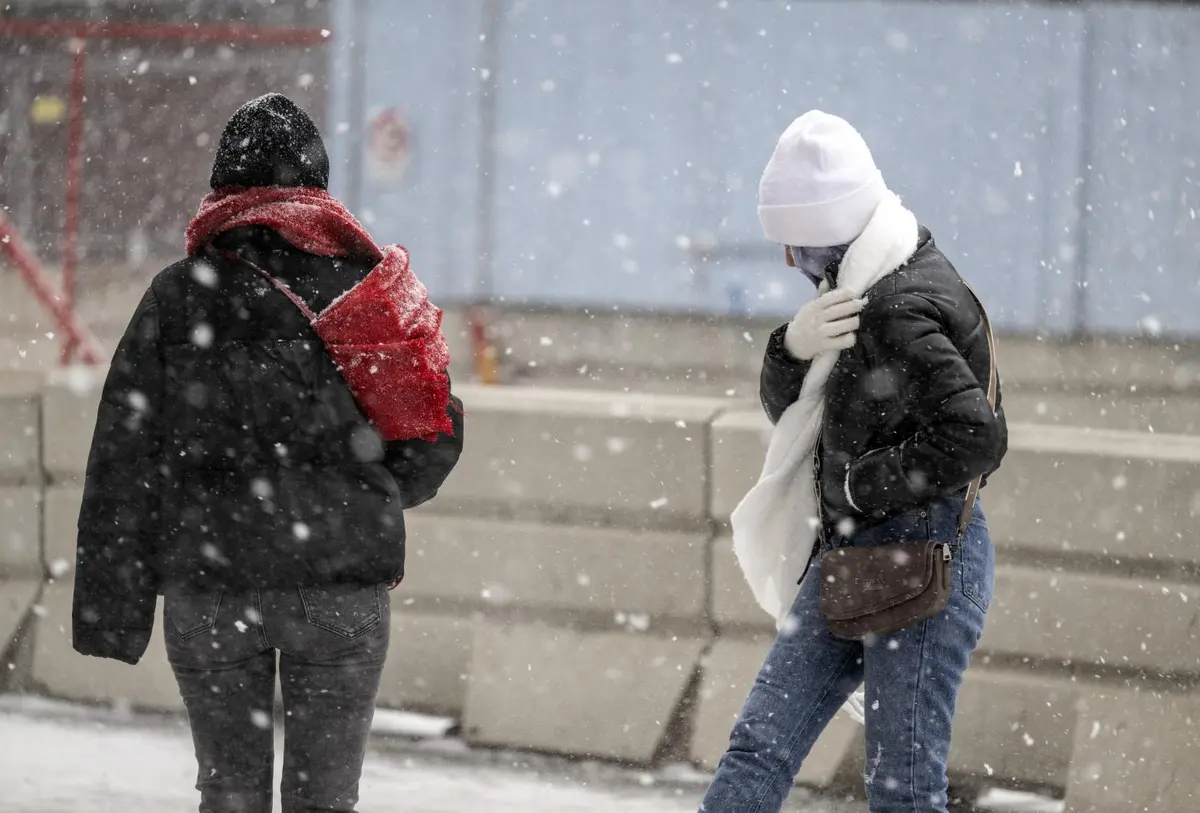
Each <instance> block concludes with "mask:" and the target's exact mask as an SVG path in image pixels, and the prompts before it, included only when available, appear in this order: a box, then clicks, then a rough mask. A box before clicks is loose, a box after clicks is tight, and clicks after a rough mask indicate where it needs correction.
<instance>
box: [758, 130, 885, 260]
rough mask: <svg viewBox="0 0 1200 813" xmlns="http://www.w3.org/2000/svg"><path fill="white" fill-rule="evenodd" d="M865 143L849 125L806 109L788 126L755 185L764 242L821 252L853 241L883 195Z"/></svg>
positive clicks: (880, 179)
mask: <svg viewBox="0 0 1200 813" xmlns="http://www.w3.org/2000/svg"><path fill="white" fill-rule="evenodd" d="M887 191H888V189H887V184H885V183H884V181H883V175H882V174H881V173H880V171H879V169H878V168H877V167H876V166H875V159H873V158H872V157H871V150H870V149H868V147H867V142H865V141H863V137H862V136H861V135H859V132H858V131H857V130H855V129H854V128H853V127H852V126H851V125H850V123H849V122H847V121H846V120H844V119H841V118H838V117H837V116H831V115H829V114H828V113H822V112H821V111H820V110H810V111H809V112H807V113H805V114H804V115H803V116H801V117H800V118H798V119H796V120H795V121H793V122H792V123H791V126H789V127H788V128H787V129H786V130H784V131H783V135H781V136H780V137H779V143H778V144H776V145H775V152H774V154H773V155H772V156H771V160H770V161H768V162H767V168H766V169H765V170H763V175H762V180H761V181H759V184H758V219H759V220H760V221H761V222H762V227H763V231H764V232H765V233H766V235H767V239H769V240H771V241H773V242H776V243H782V244H783V245H785V246H797V247H800V248H824V247H827V246H841V245H846V244H847V243H851V242H853V241H854V240H855V239H856V238H857V237H858V236H859V235H860V234H862V232H863V229H865V228H866V227H867V223H868V222H870V220H871V216H872V215H873V214H875V209H876V207H878V206H879V202H880V201H881V200H883V197H884V195H886V194H887Z"/></svg>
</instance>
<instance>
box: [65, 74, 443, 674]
mask: <svg viewBox="0 0 1200 813" xmlns="http://www.w3.org/2000/svg"><path fill="white" fill-rule="evenodd" d="M279 99H283V97H277V99H276V100H274V101H270V100H268V102H267V103H263V102H262V100H259V101H258V103H257V104H258V108H257V110H251V111H250V115H251V117H252V118H255V120H256V121H257V126H258V127H259V128H260V130H259V131H258V132H260V133H268V134H269V135H270V137H266V138H263V139H260V140H259V141H257V142H255V140H254V139H251V141H250V142H246V136H245V135H244V134H243V132H244V128H245V127H246V126H247V125H246V123H245V122H244V121H241V119H240V118H239V117H243V114H245V113H246V108H243V110H241V111H239V113H238V115H237V116H235V117H234V122H235V123H239V126H238V127H236V128H235V127H233V125H232V123H231V131H233V135H232V136H230V133H229V132H227V133H226V135H227V136H230V139H231V141H232V143H233V144H234V145H235V146H236V145H240V144H243V143H248V144H249V143H259V144H267V145H274V146H273V147H272V149H274V150H275V152H274V158H273V159H271V160H268V157H267V156H258V157H257V158H256V160H254V161H249V160H242V161H239V160H238V159H237V158H236V157H234V158H233V159H230V160H229V161H227V162H226V163H225V164H224V165H222V166H218V168H217V169H216V170H214V173H213V176H214V181H213V183H214V184H216V183H218V182H219V183H221V184H230V183H232V184H234V185H239V186H252V185H263V183H262V182H264V181H265V182H267V183H268V184H273V185H289V184H288V183H283V182H284V181H290V182H291V183H290V185H318V184H317V183H314V182H319V185H323V184H324V177H327V170H326V171H325V173H324V174H322V173H321V172H320V171H319V167H318V170H317V174H316V175H314V174H312V173H313V171H314V170H313V166H312V165H313V162H314V161H315V163H316V164H320V161H319V160H316V159H313V158H312V156H313V155H315V154H316V152H315V151H314V148H313V147H312V143H311V138H310V136H311V135H312V134H315V132H316V129H315V127H312V123H311V121H309V120H308V117H307V116H305V115H304V114H303V113H302V112H300V111H299V109H298V108H295V106H294V105H291V103H290V102H287V100H286V99H283V101H284V102H286V105H285V104H282V103H280V102H279V101H278V100H279ZM252 104H254V103H252ZM248 107H249V106H248ZM264 110H265V111H266V112H265V113H264ZM281 110H282V111H283V112H282V113H281V112H280V111H281ZM284 113H286V115H284ZM297 114H298V115H299V116H301V117H303V120H302V121H299V120H297V119H296V115H297ZM281 128H282V129H283V130H284V132H279V131H278V130H280V129H281ZM309 128H311V133H310V132H309ZM251 130H253V127H251ZM289 132H293V133H302V134H304V136H305V139H306V141H305V145H304V147H305V150H307V152H305V151H304V150H291V151H289V150H288V149H284V148H280V147H279V144H281V143H283V142H284V141H286V138H285V136H286V134H287V133H289ZM225 141H226V139H223V140H222V147H221V149H220V150H219V151H218V154H219V155H221V156H224V157H225V158H228V157H229V155H231V151H230V150H228V149H226V147H227V146H228V145H226V144H225V143H224V142H225ZM299 155H308V156H309V161H308V162H307V163H305V162H301V163H300V164H299V165H295V161H297V160H300V159H298V158H297V157H296V156H299ZM319 155H320V156H322V157H323V156H324V149H323V148H320V150H319ZM259 159H261V160H259ZM272 160H273V161H275V162H276V164H277V166H278V168H279V171H276V169H275V168H273V167H275V166H276V164H272ZM243 170H244V172H243V174H240V175H239V174H238V173H239V172H240V171H243ZM218 176H220V177H218ZM213 245H214V247H215V248H216V249H218V250H217V251H215V252H210V253H206V254H203V255H201V256H196V257H189V258H187V259H185V260H182V261H180V262H178V263H175V264H174V265H172V266H170V267H169V268H167V269H166V270H164V271H162V272H161V273H160V274H159V275H158V276H157V277H156V278H155V279H154V281H153V282H152V283H151V285H150V288H149V290H148V291H147V292H146V294H145V296H144V297H143V298H142V301H141V303H140V304H139V305H138V307H137V311H136V312H135V314H134V316H133V319H132V320H131V322H130V324H129V327H128V329H127V330H126V332H125V335H124V337H123V338H122V339H121V342H120V344H119V346H118V347H117V350H116V353H115V354H114V357H113V360H112V364H111V367H110V369H109V373H108V378H107V380H106V382H105V384H104V388H103V392H102V396H101V401H100V409H99V414H98V416H97V421H96V430H95V436H94V438H93V441H92V448H91V455H90V457H89V460H88V466H87V476H86V480H85V485H84V497H83V508H82V511H81V513H80V516H79V536H78V551H77V557H76V565H77V567H76V576H75V597H74V619H73V622H74V623H73V627H74V644H75V648H76V649H77V650H78V651H80V652H82V653H84V654H87V655H97V656H102V657H111V658H117V659H120V660H124V661H128V662H131V663H132V662H136V661H137V660H138V658H139V657H140V656H141V654H142V653H143V652H144V650H145V647H146V644H147V642H148V640H149V637H150V630H151V627H152V626H153V620H154V609H155V603H156V595H157V593H159V592H161V591H162V590H163V589H164V587H166V586H167V585H174V584H179V585H187V586H190V587H192V588H195V589H201V590H217V589H225V590H234V591H237V590H248V589H251V588H271V587H285V586H291V585H297V584H308V585H321V584H328V583H333V582H353V583H363V584H375V583H380V582H389V581H392V580H395V579H399V578H400V577H401V576H402V575H403V572H404V536H405V535H404V516H403V511H404V509H406V508H411V507H413V506H416V505H420V504H421V503H423V502H425V501H427V500H429V499H430V498H431V497H433V496H434V495H435V494H436V493H437V491H438V489H439V487H440V486H441V485H442V483H443V481H444V480H445V479H446V477H447V476H448V475H449V473H450V471H451V469H452V468H453V467H454V465H455V463H456V462H457V460H458V457H459V455H460V453H461V450H462V441H463V415H462V409H461V404H460V403H459V402H458V401H457V399H454V402H453V404H452V405H451V407H450V410H449V412H450V415H451V417H452V419H453V423H454V432H453V435H443V436H441V437H440V438H439V439H438V440H437V441H436V442H428V441H423V440H412V441H397V442H391V443H385V442H384V441H383V440H382V439H381V438H380V436H379V434H378V432H377V431H376V430H375V428H374V426H373V425H372V424H371V423H370V422H369V421H368V420H367V418H366V417H365V416H364V415H363V413H362V411H361V410H360V409H359V407H358V405H357V403H356V402H355V400H354V396H353V395H352V394H351V392H350V390H349V389H348V388H347V386H346V385H345V383H344V381H343V380H342V377H341V374H340V373H339V372H338V371H337V369H336V367H335V366H334V364H333V361H332V360H331V359H330V357H329V354H328V353H327V352H326V351H325V349H324V346H323V345H322V344H321V341H320V339H319V338H318V337H317V335H316V334H315V333H314V332H313V329H312V327H311V326H310V325H309V324H308V321H307V319H306V318H305V317H304V316H303V315H302V314H301V313H300V311H299V310H298V309H297V308H296V306H295V305H294V304H293V303H292V302H291V301H289V300H288V299H287V297H285V296H284V295H283V294H282V293H281V292H279V291H278V290H276V289H275V288H274V287H273V286H272V285H271V284H270V282H268V281H267V280H265V279H264V278H263V277H262V276H261V275H259V274H257V273H256V272H255V271H254V270H252V269H250V268H248V267H247V266H245V265H244V264H242V263H239V262H236V261H231V260H228V259H225V258H224V256H223V252H225V251H231V252H235V253H238V254H241V255H242V256H244V257H246V258H247V259H250V260H251V261H252V262H254V263H256V264H258V265H260V266H261V267H263V268H266V269H268V270H270V271H271V272H272V273H273V274H275V275H276V276H277V277H279V278H280V279H281V280H283V281H284V282H285V283H287V284H288V286H289V287H290V288H291V289H292V290H293V291H295V292H296V293H297V294H298V295H299V296H300V297H301V298H302V299H304V300H305V301H306V302H307V303H308V304H309V306H310V307H311V308H312V309H313V310H314V311H317V312H320V311H321V310H322V309H324V308H325V307H326V306H328V305H329V304H330V303H331V302H332V301H333V300H334V299H335V298H336V297H337V296H339V295H340V294H342V293H343V292H345V291H346V290H348V289H349V288H351V287H353V286H354V285H355V284H356V283H357V282H359V281H360V280H362V279H363V278H364V277H365V276H366V275H367V273H368V272H369V271H370V270H371V266H372V263H371V261H370V260H367V259H365V258H364V259H361V260H356V259H334V258H330V257H320V256H315V255H312V254H308V253H306V252H303V251H301V250H299V249H297V248H295V247H293V246H291V245H290V244H288V243H287V242H286V241H285V240H284V239H283V238H282V237H281V236H279V235H278V234H277V233H275V232H273V231H271V230H269V229H266V228H261V227H245V228H239V229H234V230H231V231H227V232H224V233H223V234H220V235H218V236H217V238H215V240H214V241H213Z"/></svg>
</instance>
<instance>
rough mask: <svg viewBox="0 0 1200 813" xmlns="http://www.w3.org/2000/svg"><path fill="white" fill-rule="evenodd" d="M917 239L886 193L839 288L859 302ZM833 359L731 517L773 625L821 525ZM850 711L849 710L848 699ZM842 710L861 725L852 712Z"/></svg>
mask: <svg viewBox="0 0 1200 813" xmlns="http://www.w3.org/2000/svg"><path fill="white" fill-rule="evenodd" d="M917 239H918V237H917V219H916V217H914V216H913V214H912V212H910V211H908V209H905V208H904V206H903V205H901V203H900V199H899V198H898V197H896V195H894V194H892V193H890V192H889V193H888V194H887V196H886V197H884V199H883V201H882V202H881V203H880V204H879V208H877V209H876V210H875V214H874V215H872V217H871V220H870V222H869V223H868V224H867V227H866V229H864V230H863V233H862V234H861V235H860V236H859V237H858V239H857V240H855V241H854V242H853V243H851V244H850V248H849V249H848V250H847V251H846V256H845V258H843V260H842V263H841V266H840V267H839V269H838V278H837V279H838V287H839V288H845V289H847V290H850V291H853V292H854V293H855V294H857V295H858V296H862V295H863V294H865V293H866V292H867V291H868V290H869V289H870V288H871V287H872V286H874V285H875V284H876V283H877V282H879V281H880V280H881V279H883V278H884V277H886V276H887V275H888V274H890V273H892V272H893V271H895V270H897V269H898V268H900V267H901V266H903V265H904V264H905V263H907V262H908V260H909V259H910V258H911V257H912V255H913V254H914V253H915V252H916V250H917ZM838 355H839V353H838V352H836V351H834V352H829V353H822V354H821V355H819V356H817V357H816V358H815V359H813V361H812V365H811V366H810V367H809V370H808V374H807V375H806V376H805V377H804V385H803V386H802V387H801V389H800V397H799V398H798V399H797V400H796V402H795V403H794V404H792V405H791V406H790V407H788V408H787V410H786V411H785V412H784V413H783V416H782V417H781V418H780V419H779V423H778V424H777V425H776V427H775V430H774V432H773V433H772V434H771V441H770V443H769V444H768V446H767V457H766V461H765V462H764V463H763V469H762V474H761V475H760V476H759V479H758V482H757V483H756V484H755V485H754V487H753V488H751V489H750V491H749V492H747V494H746V496H745V497H744V498H742V501H741V503H739V504H738V507H737V508H736V509H734V511H733V515H732V517H731V518H730V520H731V523H732V525H733V549H734V552H735V553H736V554H737V559H738V564H739V565H741V568H742V574H743V575H744V576H745V577H746V581H747V583H749V585H750V589H751V590H752V591H753V593H754V598H755V600H757V601H758V604H759V606H760V607H762V608H763V609H764V610H766V611H767V612H768V613H770V615H771V617H772V618H774V619H775V622H776V625H777V626H779V627H782V626H783V624H784V622H785V620H786V618H787V615H788V612H789V611H790V610H791V607H792V602H793V601H795V599H796V594H797V593H798V592H799V590H800V587H799V584H798V582H799V580H800V578H801V577H802V576H803V575H804V572H805V570H806V568H807V567H808V562H809V559H810V558H811V557H812V552H813V545H814V543H815V540H816V537H817V529H818V528H819V526H820V523H821V519H820V517H821V510H820V506H819V505H818V504H817V492H816V484H815V483H814V482H813V473H814V472H813V454H814V453H815V451H816V447H817V439H818V438H819V437H820V433H821V427H822V425H823V421H824V416H825V383H826V382H827V381H828V380H829V374H830V373H831V372H832V371H833V367H834V365H835V364H836V363H837V360H838ZM859 702H860V704H861V700H860V701H859ZM849 705H850V706H854V705H855V703H854V701H853V700H852V701H851V703H850V704H849ZM849 710H850V713H851V715H852V716H854V717H855V718H856V719H860V716H861V715H859V714H856V713H855V710H854V709H853V708H851V709H849ZM859 710H861V706H860V709H859ZM860 721H861V719H860Z"/></svg>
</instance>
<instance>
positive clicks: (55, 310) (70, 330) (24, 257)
mask: <svg viewBox="0 0 1200 813" xmlns="http://www.w3.org/2000/svg"><path fill="white" fill-rule="evenodd" d="M0 254H3V255H7V256H8V258H9V259H10V260H12V263H13V265H15V266H16V267H17V271H18V273H20V275H21V277H22V279H24V280H25V284H26V285H27V286H28V287H29V290H31V291H33V295H34V296H35V297H37V300H38V301H39V302H41V303H42V305H43V307H45V308H46V310H48V311H49V312H50V317H51V318H52V319H53V320H54V323H55V325H57V326H58V329H59V330H61V331H62V332H63V333H65V334H66V335H67V338H68V339H69V340H70V341H71V343H72V344H74V345H75V346H76V347H78V348H79V355H80V357H81V358H82V359H83V362H84V364H100V363H102V362H103V361H104V353H103V352H102V351H101V349H100V343H99V342H97V341H96V339H95V337H94V336H92V334H91V332H90V331H88V329H87V328H86V327H84V326H83V325H82V324H80V322H79V321H78V320H77V319H76V318H75V314H74V313H73V312H72V311H71V309H70V308H68V307H66V306H65V305H64V304H63V301H62V299H61V298H60V297H59V295H58V294H57V293H56V292H55V290H54V286H53V285H51V283H50V280H49V279H47V278H46V274H45V272H44V271H43V270H42V267H41V265H39V264H38V261H37V259H35V258H34V256H33V252H31V251H30V250H29V249H28V248H27V247H26V246H25V244H24V243H23V242H22V241H21V238H20V236H19V235H18V234H17V230H16V229H14V228H13V227H12V224H11V223H9V221H8V217H7V216H6V215H5V214H4V212H3V211H0Z"/></svg>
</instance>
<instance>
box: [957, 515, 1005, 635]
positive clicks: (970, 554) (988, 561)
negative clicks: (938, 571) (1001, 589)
mask: <svg viewBox="0 0 1200 813" xmlns="http://www.w3.org/2000/svg"><path fill="white" fill-rule="evenodd" d="M979 531H980V529H979V528H978V527H977V526H976V525H975V524H974V523H972V525H971V530H970V531H969V532H968V533H967V536H966V538H965V539H964V540H963V543H962V549H961V552H960V553H959V557H958V558H959V567H960V569H961V572H962V589H963V595H964V596H966V597H967V599H968V600H969V601H970V602H971V603H972V604H974V605H975V606H976V607H978V608H979V609H980V610H982V611H983V612H985V613H986V612H987V611H988V607H990V606H991V603H992V596H993V593H994V589H995V578H996V551H995V549H994V548H993V547H992V543H991V541H990V540H989V539H988V537H987V532H986V531H984V532H983V533H980V532H979Z"/></svg>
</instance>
